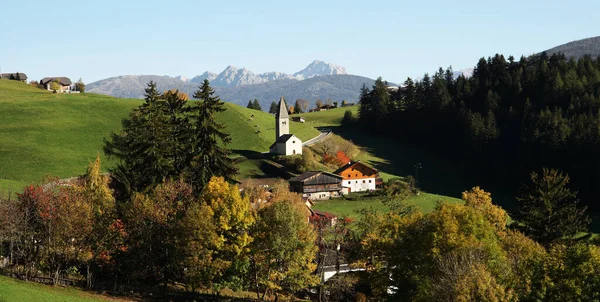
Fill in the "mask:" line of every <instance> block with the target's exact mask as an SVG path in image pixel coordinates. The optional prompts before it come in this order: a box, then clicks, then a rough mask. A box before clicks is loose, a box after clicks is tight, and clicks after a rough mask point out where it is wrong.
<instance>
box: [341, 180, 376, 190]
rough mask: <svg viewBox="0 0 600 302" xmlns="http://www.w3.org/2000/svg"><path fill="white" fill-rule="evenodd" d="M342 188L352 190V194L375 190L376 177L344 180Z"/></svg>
mask: <svg viewBox="0 0 600 302" xmlns="http://www.w3.org/2000/svg"><path fill="white" fill-rule="evenodd" d="M342 187H344V188H346V187H348V188H350V193H352V192H363V191H370V190H375V177H372V178H359V179H344V181H342Z"/></svg>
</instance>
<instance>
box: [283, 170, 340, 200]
mask: <svg viewBox="0 0 600 302" xmlns="http://www.w3.org/2000/svg"><path fill="white" fill-rule="evenodd" d="M289 182H290V191H292V192H296V193H299V194H302V197H304V198H308V199H310V200H325V199H330V198H332V197H340V196H342V177H341V176H339V175H335V174H333V173H329V172H322V171H311V172H306V173H303V174H300V175H298V176H296V177H293V178H291V179H290V180H289Z"/></svg>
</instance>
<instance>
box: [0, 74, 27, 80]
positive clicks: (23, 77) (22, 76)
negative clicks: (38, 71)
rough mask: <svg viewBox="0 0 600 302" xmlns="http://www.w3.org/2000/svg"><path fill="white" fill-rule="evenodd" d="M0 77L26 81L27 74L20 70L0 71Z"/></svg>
mask: <svg viewBox="0 0 600 302" xmlns="http://www.w3.org/2000/svg"><path fill="white" fill-rule="evenodd" d="M0 79H5V80H19V81H21V82H27V75H26V74H24V73H22V72H14V73H0Z"/></svg>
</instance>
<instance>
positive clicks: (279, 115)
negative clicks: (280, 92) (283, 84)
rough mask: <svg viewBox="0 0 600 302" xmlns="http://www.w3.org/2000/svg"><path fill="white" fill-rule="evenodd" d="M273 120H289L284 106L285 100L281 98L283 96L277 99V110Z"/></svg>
mask: <svg viewBox="0 0 600 302" xmlns="http://www.w3.org/2000/svg"><path fill="white" fill-rule="evenodd" d="M275 118H276V119H282V118H290V116H289V115H288V110H287V106H286V105H285V99H284V98H283V96H281V98H280V99H279V110H277V114H276V115H275Z"/></svg>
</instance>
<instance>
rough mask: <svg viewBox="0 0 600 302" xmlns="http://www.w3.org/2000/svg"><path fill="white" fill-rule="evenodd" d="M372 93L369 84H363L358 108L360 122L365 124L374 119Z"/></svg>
mask: <svg viewBox="0 0 600 302" xmlns="http://www.w3.org/2000/svg"><path fill="white" fill-rule="evenodd" d="M370 94H371V91H370V90H369V87H367V84H363V85H362V88H361V89H360V98H359V101H358V103H359V107H358V120H359V121H361V122H363V123H365V122H369V120H370V119H371V118H372V117H373V113H372V112H373V105H372V100H371V95H370Z"/></svg>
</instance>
